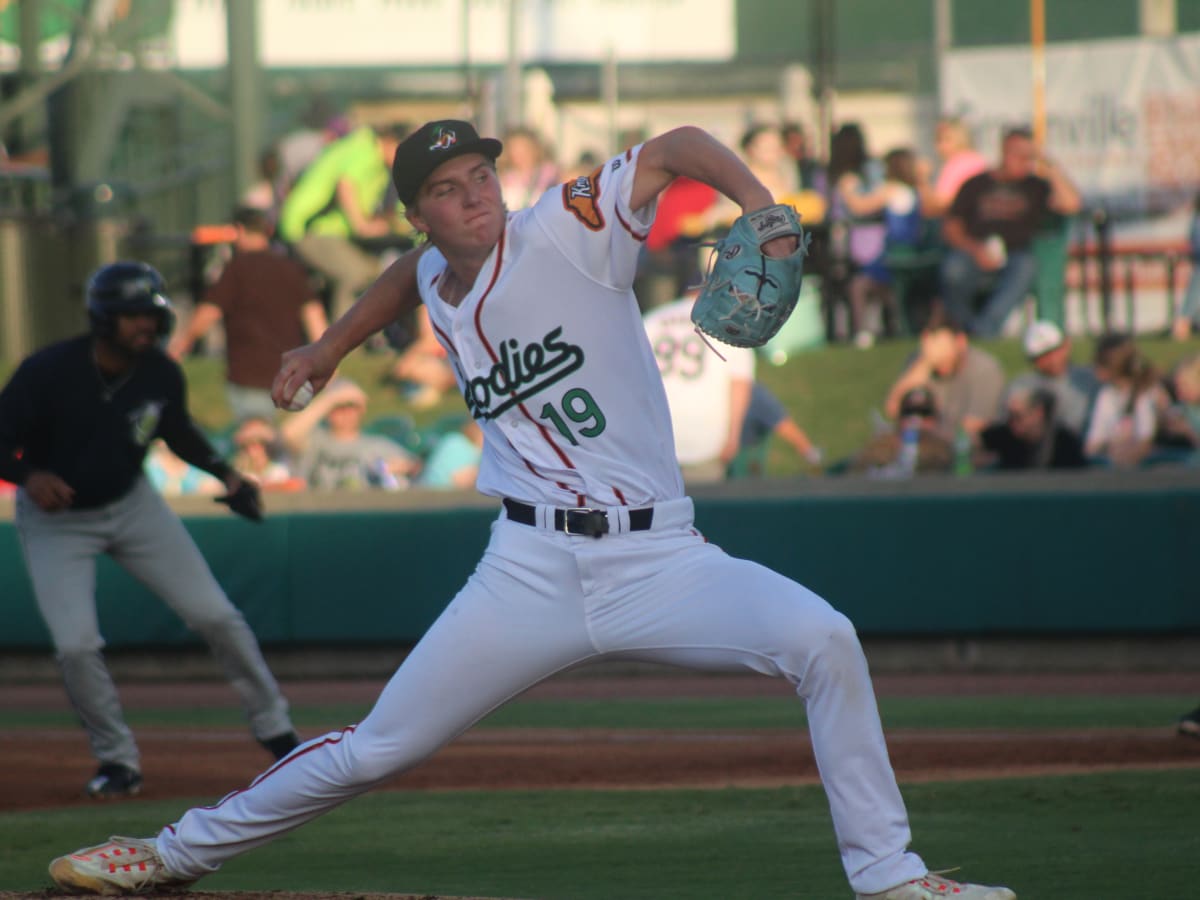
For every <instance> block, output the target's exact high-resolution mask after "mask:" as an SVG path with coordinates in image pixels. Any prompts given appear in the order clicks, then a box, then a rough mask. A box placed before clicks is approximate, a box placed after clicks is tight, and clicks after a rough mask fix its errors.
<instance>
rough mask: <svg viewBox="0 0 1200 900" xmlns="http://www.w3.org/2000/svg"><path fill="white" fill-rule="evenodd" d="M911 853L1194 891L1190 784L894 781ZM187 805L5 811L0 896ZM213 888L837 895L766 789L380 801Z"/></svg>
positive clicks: (820, 808)
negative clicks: (74, 854)
mask: <svg viewBox="0 0 1200 900" xmlns="http://www.w3.org/2000/svg"><path fill="white" fill-rule="evenodd" d="M904 793H905V797H906V801H907V804H908V808H909V813H910V819H911V821H912V825H913V832H914V842H913V849H914V850H916V851H917V852H919V853H921V854H922V856H923V857H924V858H925V860H926V862H927V863H928V864H929V865H930V866H931V867H933V868H935V869H936V868H942V867H947V866H955V865H961V866H962V867H963V868H962V871H961V873H960V875H961V876H962V877H969V878H972V879H975V880H980V881H990V882H992V883H1006V884H1009V885H1010V886H1012V887H1013V888H1014V889H1015V890H1016V891H1017V892H1018V895H1019V896H1020V897H1022V900H1026V898H1029V900H1033V898H1038V897H1050V896H1053V897H1054V898H1055V900H1101V898H1104V900H1140V898H1151V897H1164V898H1166V897H1171V898H1174V897H1190V896H1192V893H1193V884H1194V865H1195V847H1196V843H1195V840H1196V838H1195V834H1196V831H1195V825H1196V823H1195V815H1194V810H1195V809H1196V808H1197V805H1198V804H1200V780H1198V779H1196V777H1195V773H1194V771H1179V772H1171V771H1167V772H1120V773H1109V774H1096V775H1080V776H1070V777H1055V778H1021V779H1008V780H1000V781H984V782H955V783H935V784H916V785H907V786H905V787H904ZM185 806H186V804H185V802H184V801H175V802H170V803H166V802H155V803H151V802H144V801H139V802H129V803H122V804H113V805H105V806H98V807H75V808H71V809H62V810H49V811H43V812H37V813H22V814H14V813H7V814H0V886H2V887H3V888H5V889H9V890H28V891H33V890H38V889H41V888H44V887H47V886H48V884H49V882H48V879H47V877H46V875H45V866H46V864H47V862H48V861H49V860H50V859H51V858H52V857H53V856H55V855H58V854H60V853H63V852H67V851H69V850H72V849H74V848H75V847H79V846H84V845H87V844H92V843H95V842H97V841H99V840H102V839H104V837H106V836H107V835H108V834H113V833H117V834H135V835H137V834H140V835H146V834H151V833H153V832H154V831H156V830H157V829H158V828H159V827H160V826H161V825H162V824H163V823H165V822H167V821H171V820H173V819H175V818H177V817H178V816H179V815H180V813H181V812H182V811H183V810H184V808H185ZM199 886H200V887H202V888H205V889H209V890H224V891H237V890H270V889H277V890H292V891H308V892H315V891H396V892H411V893H414V894H422V893H431V894H432V893H437V894H450V895H464V894H467V895H485V896H493V897H523V898H539V900H613V898H617V897H619V898H622V900H640V898H646V900H651V898H653V900H774V898H780V900H783V898H787V900H797V898H799V900H830V898H841V897H848V896H849V890H848V889H847V886H846V882H845V878H844V876H843V874H842V871H841V868H840V866H839V863H838V857H837V853H836V848H835V845H834V839H833V831H832V826H831V823H830V819H829V812H828V807H827V805H826V802H825V797H824V795H823V793H822V791H821V790H820V788H817V787H797V788H782V789H770V790H733V789H723V790H712V791H696V790H666V791H566V790H562V791H506V792H502V793H480V792H447V793H393V792H384V793H374V794H369V795H367V796H364V797H361V798H359V799H358V800H355V801H354V802H352V803H350V804H347V805H346V806H344V807H341V808H340V809H337V810H334V811H333V812H331V813H329V814H328V815H326V816H324V817H322V818H321V819H320V820H318V821H316V822H313V823H311V824H309V825H308V826H306V827H304V828H301V829H299V830H297V831H294V832H292V833H291V834H288V835H286V836H284V837H282V838H280V839H279V840H277V841H275V842H274V843H271V844H269V845H267V846H264V847H261V848H259V849H257V850H255V851H253V852H251V853H249V854H247V855H245V856H242V857H239V858H238V859H235V860H233V861H231V862H230V863H228V864H227V865H226V866H225V868H224V869H223V870H222V871H220V872H219V873H217V874H216V875H213V876H210V877H209V878H206V879H205V880H204V881H202V882H201V883H200V885H199Z"/></svg>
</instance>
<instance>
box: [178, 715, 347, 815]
mask: <svg viewBox="0 0 1200 900" xmlns="http://www.w3.org/2000/svg"><path fill="white" fill-rule="evenodd" d="M357 727H358V726H357V725H347V726H346V727H345V728H343V729H342V730H341V731H340V732H338V733H337V734H336V735H333V736H332V737H327V738H325V739H324V740H322V741H317V742H316V743H313V744H311V745H308V746H305V747H302V748H301V749H300V750H295V751H292V753H290V754H289V755H287V756H285V757H284V758H283V759H281V760H279V762H277V763H275V765H273V766H271V768H269V769H267V771H265V772H263V773H262V774H261V775H259V776H258V777H257V778H255V779H254V780H253V781H251V782H250V786H249V787H244V788H238V789H237V790H236V791H230V792H229V793H228V794H226V795H225V796H224V797H222V798H221V799H220V800H218V801H217V802H216V803H214V804H213V805H212V806H202V807H200V809H219V808H220V807H222V806H224V805H225V804H226V803H227V802H229V801H230V800H232V799H233V798H234V797H236V796H237V795H238V794H244V793H246V791H249V790H252V789H253V788H255V787H257V786H258V784H259V783H260V782H262V780H263V779H264V778H268V777H270V776H271V775H273V774H274V773H275V772H278V771H279V770H280V769H282V768H283V767H284V766H286V765H288V764H290V763H293V762H295V761H296V760H297V759H299V758H300V757H301V756H304V755H306V754H308V753H311V752H312V751H314V750H316V749H317V748H318V747H325V746H328V745H329V744H340V743H341V742H342V741H343V740H344V739H345V738H346V737H347V735H350V734H353V733H354V729H355V728H357ZM167 828H168V829H169V830H170V832H171V834H174V833H175V828H174V827H173V826H171V825H168V826H167Z"/></svg>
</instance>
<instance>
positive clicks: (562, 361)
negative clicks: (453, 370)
mask: <svg viewBox="0 0 1200 900" xmlns="http://www.w3.org/2000/svg"><path fill="white" fill-rule="evenodd" d="M561 338H562V326H561V325H560V326H559V327H557V328H555V329H553V330H551V331H548V332H546V336H545V337H543V338H542V340H541V341H540V342H538V341H530V342H529V343H528V344H526V345H525V347H524V348H521V344H520V342H519V341H517V340H515V339H513V338H509V339H507V340H505V341H502V342H501V344H500V354H499V357H500V358H499V359H498V360H497V361H496V364H495V365H493V366H492V368H491V369H490V370H488V372H487V374H486V375H477V376H476V377H474V378H472V379H470V380H469V381H468V382H467V387H466V390H465V391H464V398H465V399H466V401H467V408H468V409H469V410H470V411H471V415H472V416H473V417H475V418H476V419H494V418H496V417H497V416H499V415H500V414H501V413H504V412H505V411H507V410H509V409H512V408H513V407H514V406H516V405H517V404H518V403H522V402H524V401H525V400H527V399H529V398H530V397H532V396H533V395H534V394H536V393H537V392H538V391H541V390H543V389H544V388H547V387H549V386H550V385H552V384H554V383H555V382H557V381H561V380H562V379H563V378H566V377H567V376H568V375H570V374H571V373H572V372H574V371H576V370H577V369H579V368H580V367H581V366H582V365H583V348H582V347H579V346H577V345H575V344H572V343H570V342H569V341H565V340H562V339H561ZM497 401H499V402H497ZM493 404H495V405H494V406H493Z"/></svg>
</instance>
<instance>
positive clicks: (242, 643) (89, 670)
mask: <svg viewBox="0 0 1200 900" xmlns="http://www.w3.org/2000/svg"><path fill="white" fill-rule="evenodd" d="M15 518H16V526H17V533H18V534H19V535H20V539H21V549H22V551H23V553H24V556H25V564H26V567H27V568H28V571H29V578H30V581H31V582H32V584H33V592H34V595H35V597H36V599H37V605H38V611H39V612H40V613H41V616H42V620H43V621H44V622H45V623H46V627H47V629H48V630H49V631H50V637H51V639H52V640H53V642H54V649H55V658H56V660H57V662H58V665H59V668H60V670H61V672H62V677H63V683H64V685H65V687H66V690H67V696H68V697H69V698H70V701H71V705H72V706H73V707H74V709H75V712H76V714H77V715H78V716H79V719H80V721H81V722H82V723H83V727H84V729H85V730H86V731H87V735H88V741H89V742H90V744H91V749H92V754H93V755H94V756H95V757H96V759H97V760H99V761H100V762H101V763H120V764H122V765H126V766H129V767H131V768H133V769H137V770H139V771H140V768H141V767H140V760H139V756H138V749H137V744H136V742H135V741H134V737H133V732H132V731H130V729H129V726H128V725H127V724H126V723H125V718H124V715H123V714H122V711H121V702H120V700H119V698H118V697H117V689H116V686H115V685H114V683H113V680H112V676H111V674H110V673H109V671H108V667H107V666H106V665H105V664H104V658H103V655H102V653H101V651H102V649H103V647H104V638H103V637H102V636H101V635H100V625H99V619H98V616H97V612H96V596H95V594H96V557H97V556H98V555H99V554H101V553H107V554H108V555H109V556H111V557H112V558H113V559H114V560H115V561H116V562H117V563H118V564H119V565H121V566H122V568H124V569H125V570H126V571H127V572H129V573H130V574H131V575H133V576H134V577H135V578H137V579H138V580H139V581H141V582H142V583H143V584H144V585H145V586H146V587H147V588H149V589H150V590H151V591H153V592H154V593H155V594H157V595H158V596H159V597H160V598H161V599H162V600H163V601H164V602H165V603H166V604H167V606H168V607H170V609H171V610H172V611H174V612H175V613H176V614H177V615H178V616H179V617H180V618H181V619H183V621H184V623H185V624H186V625H187V626H188V628H190V629H191V630H192V631H194V632H196V633H197V634H198V635H200V636H201V637H202V638H203V639H204V640H205V642H206V643H207V644H208V646H209V648H210V649H211V650H212V652H213V655H214V656H215V657H216V659H217V661H218V663H219V664H220V666H221V668H222V669H223V671H224V672H225V676H226V677H227V678H228V679H229V681H230V683H231V684H232V685H233V688H234V690H235V691H236V692H237V694H238V696H239V697H240V698H241V701H242V705H243V707H244V708H245V710H246V714H247V716H248V718H249V720H250V730H251V732H252V733H253V734H254V736H255V737H256V738H258V739H259V740H263V739H266V738H272V737H275V736H277V735H280V734H285V733H287V732H289V731H291V730H292V723H291V720H290V719H289V717H288V706H287V701H286V700H284V698H283V695H282V694H281V693H280V691H279V685H278V684H277V683H276V681H275V678H274V676H273V675H272V674H271V671H270V669H268V668H267V663H266V660H264V659H263V656H262V651H261V650H260V649H259V646H258V641H257V640H256V639H255V637H254V633H253V632H252V631H251V630H250V626H249V625H247V624H246V620H245V618H244V617H243V616H242V614H241V612H240V611H239V610H238V609H237V607H235V606H234V605H233V604H232V603H230V602H229V598H228V597H226V596H225V592H224V591H223V590H222V589H221V586H220V585H219V584H217V580H216V578H214V577H213V574H212V572H211V571H210V570H209V568H208V565H207V563H205V561H204V557H203V556H201V554H200V550H199V549H198V548H197V547H196V544H195V542H194V541H193V540H192V538H191V535H189V534H188V532H187V529H186V528H185V527H184V525H183V522H182V521H181V520H180V518H179V517H178V516H177V515H176V514H175V513H174V512H173V511H172V510H171V509H170V507H168V506H167V504H166V502H165V501H164V500H163V499H162V497H161V496H159V494H158V493H157V492H156V491H155V490H154V488H153V487H152V486H151V485H150V484H149V482H147V481H146V480H145V479H144V478H139V479H138V481H137V483H136V484H135V485H134V487H133V489H132V490H130V491H129V493H128V494H126V495H125V496H124V497H121V498H120V499H119V500H116V501H114V502H112V503H110V504H108V505H107V506H103V507H100V508H97V509H89V510H65V511H62V512H55V513H47V512H44V511H43V510H41V509H39V508H38V506H37V505H36V504H35V503H34V502H33V501H32V500H31V499H30V498H29V497H28V495H26V494H25V492H24V491H18V492H17V502H16V517H15Z"/></svg>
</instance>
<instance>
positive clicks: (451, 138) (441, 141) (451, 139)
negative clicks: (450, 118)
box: [429, 128, 458, 150]
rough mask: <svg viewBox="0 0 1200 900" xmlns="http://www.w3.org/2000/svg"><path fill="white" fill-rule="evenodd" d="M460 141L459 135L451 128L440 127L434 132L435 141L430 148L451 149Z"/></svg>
mask: <svg viewBox="0 0 1200 900" xmlns="http://www.w3.org/2000/svg"><path fill="white" fill-rule="evenodd" d="M457 143H458V135H456V134H455V133H454V132H453V131H451V130H450V129H449V128H438V129H437V130H435V131H434V132H433V143H432V144H430V145H429V149H430V150H449V149H450V148H451V147H453V146H454V145H455V144H457Z"/></svg>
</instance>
